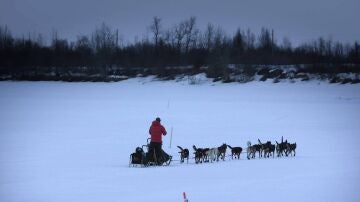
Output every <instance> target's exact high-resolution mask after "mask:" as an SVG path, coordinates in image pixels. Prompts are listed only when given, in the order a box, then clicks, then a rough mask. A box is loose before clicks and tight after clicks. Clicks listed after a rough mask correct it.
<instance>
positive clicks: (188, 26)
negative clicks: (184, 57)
mask: <svg viewBox="0 0 360 202" xmlns="http://www.w3.org/2000/svg"><path fill="white" fill-rule="evenodd" d="M195 23H196V18H195V17H190V19H189V20H185V21H184V25H185V30H184V35H185V53H187V52H188V51H189V46H190V43H191V42H193V40H194V37H195V36H196V33H197V30H196V28H195Z"/></svg>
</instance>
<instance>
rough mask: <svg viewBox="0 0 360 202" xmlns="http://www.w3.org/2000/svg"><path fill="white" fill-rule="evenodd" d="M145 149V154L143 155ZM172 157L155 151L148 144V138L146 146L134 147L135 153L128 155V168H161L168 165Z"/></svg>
mask: <svg viewBox="0 0 360 202" xmlns="http://www.w3.org/2000/svg"><path fill="white" fill-rule="evenodd" d="M145 148H146V153H145ZM171 159H172V156H170V155H168V154H167V153H166V152H165V151H164V150H162V149H160V150H157V149H155V148H154V147H153V146H152V145H151V144H150V138H148V139H147V144H146V145H142V146H141V147H136V149H135V152H134V153H132V154H130V161H129V166H131V165H132V166H136V165H140V166H145V167H147V166H162V165H166V166H167V165H170V163H171Z"/></svg>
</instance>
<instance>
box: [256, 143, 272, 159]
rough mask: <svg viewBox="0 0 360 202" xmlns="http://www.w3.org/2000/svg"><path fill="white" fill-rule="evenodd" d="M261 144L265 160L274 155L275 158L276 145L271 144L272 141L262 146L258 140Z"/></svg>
mask: <svg viewBox="0 0 360 202" xmlns="http://www.w3.org/2000/svg"><path fill="white" fill-rule="evenodd" d="M258 141H259V144H260V145H261V152H264V158H266V157H267V158H269V156H270V155H271V154H272V155H273V157H274V153H275V145H273V144H271V141H267V142H266V143H265V144H262V143H261V141H260V139H258Z"/></svg>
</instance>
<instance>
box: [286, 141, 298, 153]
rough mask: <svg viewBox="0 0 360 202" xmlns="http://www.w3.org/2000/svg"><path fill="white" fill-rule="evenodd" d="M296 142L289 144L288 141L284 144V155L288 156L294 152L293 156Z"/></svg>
mask: <svg viewBox="0 0 360 202" xmlns="http://www.w3.org/2000/svg"><path fill="white" fill-rule="evenodd" d="M295 150H296V142H295V143H294V144H290V143H288V144H287V145H286V156H288V155H289V154H291V155H292V153H293V152H294V156H295V155H296V151H295Z"/></svg>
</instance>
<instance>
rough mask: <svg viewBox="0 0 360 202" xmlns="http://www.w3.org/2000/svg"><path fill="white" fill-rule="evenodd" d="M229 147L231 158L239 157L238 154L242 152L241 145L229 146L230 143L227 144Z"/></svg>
mask: <svg viewBox="0 0 360 202" xmlns="http://www.w3.org/2000/svg"><path fill="white" fill-rule="evenodd" d="M227 146H228V147H229V148H230V149H231V159H234V157H235V158H236V157H237V158H238V159H240V154H241V152H242V148H241V147H231V146H230V145H227Z"/></svg>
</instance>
